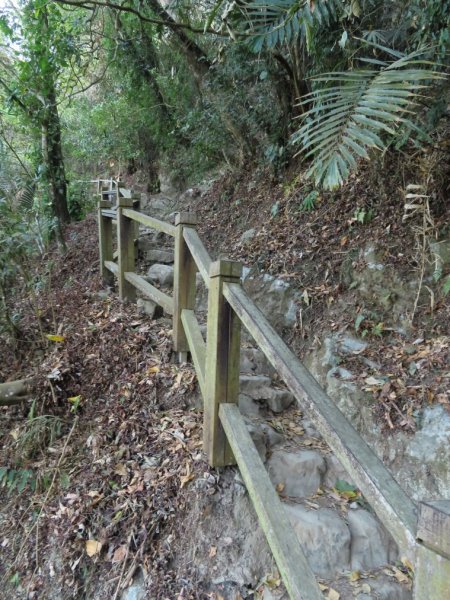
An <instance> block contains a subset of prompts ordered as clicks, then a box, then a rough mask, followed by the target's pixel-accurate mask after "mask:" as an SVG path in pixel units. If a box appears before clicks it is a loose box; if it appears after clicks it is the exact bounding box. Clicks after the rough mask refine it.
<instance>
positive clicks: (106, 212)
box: [102, 209, 117, 219]
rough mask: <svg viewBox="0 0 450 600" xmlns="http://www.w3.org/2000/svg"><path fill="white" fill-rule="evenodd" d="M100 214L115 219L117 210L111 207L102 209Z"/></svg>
mask: <svg viewBox="0 0 450 600" xmlns="http://www.w3.org/2000/svg"><path fill="white" fill-rule="evenodd" d="M102 216H103V217H107V218H108V219H115V218H116V217H117V211H115V210H112V209H105V210H102Z"/></svg>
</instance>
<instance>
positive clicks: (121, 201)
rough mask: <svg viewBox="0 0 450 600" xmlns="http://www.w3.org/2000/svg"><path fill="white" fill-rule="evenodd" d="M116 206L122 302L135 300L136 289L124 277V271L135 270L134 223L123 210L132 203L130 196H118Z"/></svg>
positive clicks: (120, 295)
mask: <svg viewBox="0 0 450 600" xmlns="http://www.w3.org/2000/svg"><path fill="white" fill-rule="evenodd" d="M117 200H118V206H117V242H118V250H119V272H118V280H119V297H120V299H121V301H122V302H135V301H136V289H135V287H134V286H133V285H131V283H130V282H129V281H128V280H127V279H126V277H125V273H130V272H133V271H135V252H134V229H135V228H134V223H133V221H132V220H131V219H130V218H129V217H127V216H126V214H125V211H126V210H127V208H128V207H130V206H132V205H133V201H132V200H131V199H130V198H121V197H118V198H117Z"/></svg>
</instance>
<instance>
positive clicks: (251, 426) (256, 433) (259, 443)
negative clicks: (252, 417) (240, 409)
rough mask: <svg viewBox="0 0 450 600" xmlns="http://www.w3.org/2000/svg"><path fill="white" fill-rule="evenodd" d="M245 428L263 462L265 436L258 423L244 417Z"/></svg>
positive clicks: (264, 456)
mask: <svg viewBox="0 0 450 600" xmlns="http://www.w3.org/2000/svg"><path fill="white" fill-rule="evenodd" d="M246 426H247V430H248V432H249V434H250V436H251V438H252V440H253V443H254V444H255V446H256V449H257V450H258V454H259V456H260V457H261V460H262V461H263V462H265V460H266V456H267V441H266V436H265V433H264V431H263V429H262V428H261V426H260V425H259V423H252V422H251V421H249V420H247V419H246Z"/></svg>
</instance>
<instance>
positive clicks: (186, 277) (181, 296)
mask: <svg viewBox="0 0 450 600" xmlns="http://www.w3.org/2000/svg"><path fill="white" fill-rule="evenodd" d="M196 225H197V215H196V214H195V213H189V212H179V213H177V215H176V217H175V226H176V233H175V265H174V279H173V306H174V310H173V348H174V350H175V352H178V354H179V360H180V362H184V361H186V359H187V353H188V350H189V344H188V341H187V338H186V334H185V333H184V328H183V323H182V322H181V311H182V310H183V309H185V308H188V309H191V310H193V309H194V308H195V290H196V282H195V276H196V273H197V266H196V264H195V261H194V259H193V258H192V255H191V253H190V251H189V248H188V247H187V244H186V242H185V240H184V237H183V230H184V229H185V228H186V227H195V226H196Z"/></svg>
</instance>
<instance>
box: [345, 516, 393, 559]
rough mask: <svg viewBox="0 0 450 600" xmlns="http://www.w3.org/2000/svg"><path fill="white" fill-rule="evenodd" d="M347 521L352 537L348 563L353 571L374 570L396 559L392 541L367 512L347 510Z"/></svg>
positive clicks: (380, 525)
mask: <svg viewBox="0 0 450 600" xmlns="http://www.w3.org/2000/svg"><path fill="white" fill-rule="evenodd" d="M347 519H348V527H349V529H350V534H351V536H352V541H351V555H350V561H351V568H352V569H353V570H354V571H366V570H370V569H375V568H377V567H381V566H383V565H387V564H389V563H392V562H393V561H395V560H396V559H397V558H398V550H397V547H396V545H395V542H394V540H393V539H392V538H391V536H390V535H389V533H388V532H387V531H386V529H384V527H383V526H382V524H381V523H380V522H379V521H378V520H377V519H376V518H375V517H374V516H373V515H372V514H371V513H370V512H369V511H367V510H364V509H356V510H349V512H348V516H347Z"/></svg>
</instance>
